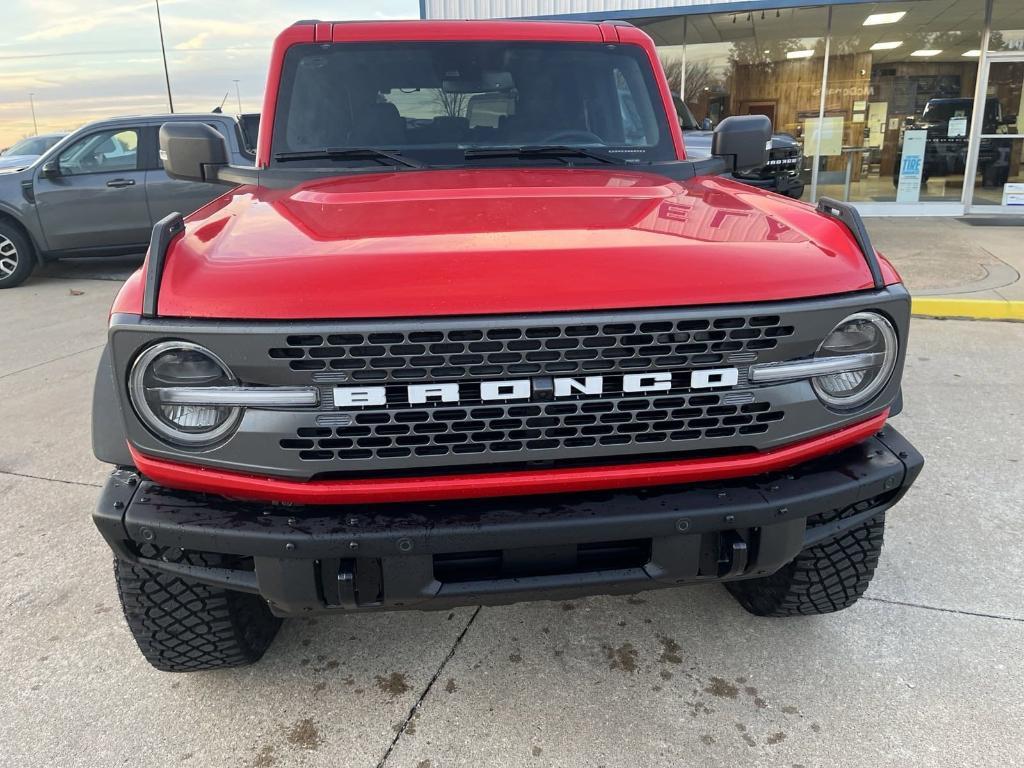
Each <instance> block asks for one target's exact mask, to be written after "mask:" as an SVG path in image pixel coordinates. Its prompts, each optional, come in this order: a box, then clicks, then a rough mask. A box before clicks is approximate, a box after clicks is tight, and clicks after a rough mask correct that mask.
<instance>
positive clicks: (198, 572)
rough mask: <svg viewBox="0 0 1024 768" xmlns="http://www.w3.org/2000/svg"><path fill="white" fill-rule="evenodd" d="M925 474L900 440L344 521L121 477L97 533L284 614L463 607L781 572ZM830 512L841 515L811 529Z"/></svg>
mask: <svg viewBox="0 0 1024 768" xmlns="http://www.w3.org/2000/svg"><path fill="white" fill-rule="evenodd" d="M922 464H923V459H922V458H921V455H920V454H919V453H918V452H917V451H916V450H914V448H913V447H912V446H911V445H910V444H909V443H908V442H907V441H906V440H905V439H904V438H903V437H902V436H901V435H900V434H899V433H898V432H896V431H895V430H894V429H892V427H888V426H887V427H886V428H885V429H884V430H883V431H882V432H880V433H878V435H876V436H875V437H872V438H870V439H869V440H866V441H864V442H863V443H860V444H859V445H856V446H854V447H852V448H849V449H846V450H844V451H842V452H840V453H837V454H833V455H831V456H826V457H822V458H820V459H816V460H814V461H811V462H807V463H806V464H802V465H800V466H799V467H795V468H793V469H791V470H790V471H788V472H783V473H775V474H771V475H762V476H759V477H756V478H746V479H743V480H736V481H719V482H714V483H708V484H695V485H687V486H677V487H668V488H652V489H633V490H623V491H616V492H601V493H588V494H572V495H565V496H534V497H518V498H505V499H481V500H476V501H459V502H447V503H446V502H431V503H419V504H401V505H397V504H378V505H363V506H344V507H324V506H304V507H303V506H285V505H280V504H268V503H261V502H243V501H233V500H229V499H225V498H222V497H217V496H211V495H204V494H198V493H187V492H181V491H175V490H171V489H168V488H164V487H161V486H158V485H156V484H154V483H151V482H149V481H148V480H146V479H145V478H144V477H141V476H139V475H138V474H137V473H136V472H135V471H133V470H130V469H121V470H118V471H116V472H114V473H113V474H112V475H111V477H110V479H109V480H108V482H107V484H106V487H105V488H104V491H103V494H102V497H101V499H100V502H99V506H98V509H97V511H96V513H95V515H94V519H95V522H96V524H97V526H98V527H99V529H100V531H101V532H102V534H103V536H104V538H106V540H107V542H108V543H109V544H110V546H111V547H112V548H113V549H114V552H115V553H116V554H117V556H118V557H120V558H122V559H124V560H126V561H129V562H132V563H135V564H139V565H143V566H145V567H147V568H151V569H153V570H158V571H164V572H167V573H175V574H178V575H180V576H183V577H187V578H191V579H194V580H196V581H200V582H204V583H208V584H212V585H215V586H221V587H225V588H228V589H236V590H240V591H245V592H253V593H258V594H260V595H262V596H263V597H264V598H266V599H267V600H268V601H269V603H270V605H271V607H272V609H273V610H274V611H275V612H276V613H278V614H280V615H307V614H309V613H311V612H317V611H327V610H346V609H349V610H352V609H360V610H363V609H380V608H389V609H393V608H421V609H422V608H448V607H452V606H456V605H467V604H479V603H488V604H495V603H506V602H515V601H518V600H525V599H565V598H569V597H578V596H580V595H584V594H590V593H622V592H633V591H638V590H643V589H653V588H657V587H666V586H675V585H678V584H686V583H699V582H707V581H725V580H731V579H739V578H756V577H758V576H763V575H766V574H769V573H773V572H774V571H776V570H778V569H779V568H780V567H782V566H783V565H784V564H786V563H787V562H789V561H790V560H792V559H793V557H795V556H796V554H797V553H798V552H799V551H800V550H801V549H803V548H804V547H805V546H809V545H811V544H817V543H821V542H822V541H826V540H827V539H829V538H832V537H834V536H837V535H840V534H841V533H842V532H843V531H845V530H847V529H849V528H851V527H855V526H857V525H860V524H863V523H864V522H866V521H867V520H869V519H871V518H873V517H875V516H877V515H878V514H880V513H882V512H884V511H885V510H886V509H888V508H889V507H891V506H892V505H893V504H895V503H896V502H897V501H898V500H899V499H900V497H901V496H902V495H903V493H904V492H905V491H906V489H907V488H909V487H910V485H911V484H912V483H913V482H914V480H915V479H916V477H917V475H918V473H919V472H920V469H921V466H922ZM830 511H840V514H838V515H832V516H828V517H827V518H826V519H828V520H829V522H826V523H822V522H817V523H815V522H814V521H812V524H811V526H810V527H809V526H808V521H807V518H808V517H810V516H812V515H817V514H820V513H826V512H830ZM201 553H215V554H216V555H221V556H224V557H221V558H218V560H220V561H223V563H225V564H227V565H226V567H210V565H209V563H210V558H209V557H206V556H203V555H201Z"/></svg>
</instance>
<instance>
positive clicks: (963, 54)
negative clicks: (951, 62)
mask: <svg viewBox="0 0 1024 768" xmlns="http://www.w3.org/2000/svg"><path fill="white" fill-rule="evenodd" d="M960 55H961V56H981V51H979V50H977V49H975V50H973V51H964V52H963V53H961V54H960Z"/></svg>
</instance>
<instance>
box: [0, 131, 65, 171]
mask: <svg viewBox="0 0 1024 768" xmlns="http://www.w3.org/2000/svg"><path fill="white" fill-rule="evenodd" d="M65 136H67V134H66V133H42V134H40V135H38V136H29V137H28V138H27V139H22V140H21V141H19V142H18V143H17V144H14V145H13V146H11V147H9V148H7V149H5V150H4V151H3V152H0V169H3V168H25V167H26V166H29V165H32V162H33V161H34V160H35V159H36V158H37V157H39V156H40V155H41V154H43V153H44V152H46V151H47V150H48V149H50V148H51V147H52V146H53V145H54V144H56V143H57V142H58V141H60V140H61V139H63V138H64V137H65Z"/></svg>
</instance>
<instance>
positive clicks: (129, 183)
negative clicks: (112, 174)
mask: <svg viewBox="0 0 1024 768" xmlns="http://www.w3.org/2000/svg"><path fill="white" fill-rule="evenodd" d="M107 186H108V187H113V188H114V189H122V188H124V187H133V186H135V179H111V180H110V181H108V182H107Z"/></svg>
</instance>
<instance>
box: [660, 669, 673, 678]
mask: <svg viewBox="0 0 1024 768" xmlns="http://www.w3.org/2000/svg"><path fill="white" fill-rule="evenodd" d="M658 676H659V677H660V678H661V679H662V680H671V679H672V673H671V672H669V671H668V670H667V669H663V670H661V672H659V673H658Z"/></svg>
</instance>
